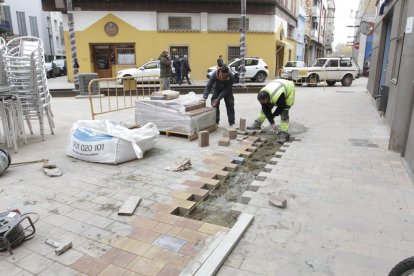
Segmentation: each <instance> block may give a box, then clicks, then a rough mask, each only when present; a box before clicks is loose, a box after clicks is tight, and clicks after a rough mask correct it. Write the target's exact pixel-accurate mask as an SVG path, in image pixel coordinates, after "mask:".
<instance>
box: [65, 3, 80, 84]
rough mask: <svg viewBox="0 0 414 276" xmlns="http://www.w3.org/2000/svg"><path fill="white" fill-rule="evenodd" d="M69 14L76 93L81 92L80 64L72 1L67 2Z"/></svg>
mask: <svg viewBox="0 0 414 276" xmlns="http://www.w3.org/2000/svg"><path fill="white" fill-rule="evenodd" d="M66 5H67V12H68V26H69V41H70V52H71V57H72V65H73V82H74V84H75V91H79V76H78V73H79V63H78V58H77V53H76V40H75V23H74V21H73V7H72V0H66Z"/></svg>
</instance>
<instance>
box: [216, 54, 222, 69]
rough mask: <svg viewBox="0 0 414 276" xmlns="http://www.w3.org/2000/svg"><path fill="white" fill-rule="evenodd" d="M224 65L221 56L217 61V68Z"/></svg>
mask: <svg viewBox="0 0 414 276" xmlns="http://www.w3.org/2000/svg"><path fill="white" fill-rule="evenodd" d="M222 65H223V56H222V55H219V57H218V59H217V67H221V66H222Z"/></svg>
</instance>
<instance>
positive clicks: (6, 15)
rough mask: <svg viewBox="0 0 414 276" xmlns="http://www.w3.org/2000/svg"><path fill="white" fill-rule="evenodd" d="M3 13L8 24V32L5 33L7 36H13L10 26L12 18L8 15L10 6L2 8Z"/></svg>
mask: <svg viewBox="0 0 414 276" xmlns="http://www.w3.org/2000/svg"><path fill="white" fill-rule="evenodd" d="M3 12H4V19H5V20H6V21H7V22H8V23H9V31H8V32H7V35H9V36H12V35H13V24H12V18H11V13H10V6H3Z"/></svg>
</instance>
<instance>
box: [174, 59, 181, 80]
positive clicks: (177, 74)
mask: <svg viewBox="0 0 414 276" xmlns="http://www.w3.org/2000/svg"><path fill="white" fill-rule="evenodd" d="M173 67H174V70H175V83H180V80H181V61H180V58H179V56H175V57H174V61H173Z"/></svg>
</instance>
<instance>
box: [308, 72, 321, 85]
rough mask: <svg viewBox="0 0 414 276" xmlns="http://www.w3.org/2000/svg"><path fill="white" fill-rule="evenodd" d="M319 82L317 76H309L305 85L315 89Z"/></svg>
mask: <svg viewBox="0 0 414 276" xmlns="http://www.w3.org/2000/svg"><path fill="white" fill-rule="evenodd" d="M318 82H319V76H318V75H317V74H312V75H309V77H307V79H306V83H307V85H308V86H310V87H315V86H317V85H318Z"/></svg>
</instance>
